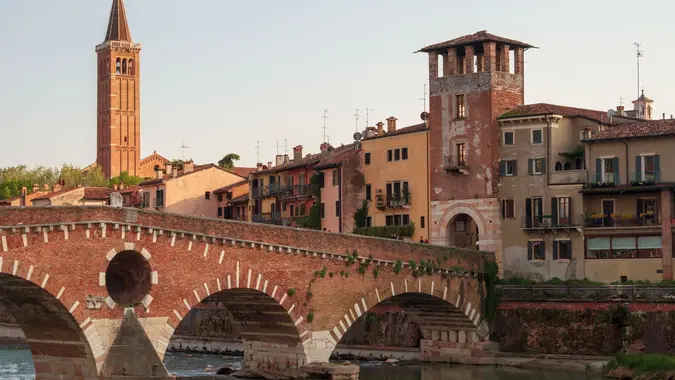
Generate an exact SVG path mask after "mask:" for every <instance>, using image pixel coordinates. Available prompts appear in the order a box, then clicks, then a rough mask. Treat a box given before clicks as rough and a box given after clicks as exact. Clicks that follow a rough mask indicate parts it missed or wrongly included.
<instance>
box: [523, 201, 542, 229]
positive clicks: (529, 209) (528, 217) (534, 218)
mask: <svg viewBox="0 0 675 380" xmlns="http://www.w3.org/2000/svg"><path fill="white" fill-rule="evenodd" d="M543 215H544V201H543V199H542V198H525V228H533V227H540V226H541V224H542V219H543V218H542V216H543Z"/></svg>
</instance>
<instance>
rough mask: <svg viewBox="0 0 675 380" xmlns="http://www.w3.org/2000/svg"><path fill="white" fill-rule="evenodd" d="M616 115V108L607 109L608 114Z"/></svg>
mask: <svg viewBox="0 0 675 380" xmlns="http://www.w3.org/2000/svg"><path fill="white" fill-rule="evenodd" d="M614 115H616V111H615V110H613V109H610V110H609V111H607V116H614Z"/></svg>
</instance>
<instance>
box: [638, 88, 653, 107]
mask: <svg viewBox="0 0 675 380" xmlns="http://www.w3.org/2000/svg"><path fill="white" fill-rule="evenodd" d="M639 102H644V103H651V102H653V100H651V99H649V98H648V97H646V96H645V90H644V89H643V90H642V94H641V95H640V97H639V98H637V99H636V100H633V104H635V103H639Z"/></svg>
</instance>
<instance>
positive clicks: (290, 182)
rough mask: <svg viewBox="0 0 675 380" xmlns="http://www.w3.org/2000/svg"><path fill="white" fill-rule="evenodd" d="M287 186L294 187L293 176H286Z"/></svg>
mask: <svg viewBox="0 0 675 380" xmlns="http://www.w3.org/2000/svg"><path fill="white" fill-rule="evenodd" d="M286 187H293V176H292V175H289V176H288V177H287V178H286Z"/></svg>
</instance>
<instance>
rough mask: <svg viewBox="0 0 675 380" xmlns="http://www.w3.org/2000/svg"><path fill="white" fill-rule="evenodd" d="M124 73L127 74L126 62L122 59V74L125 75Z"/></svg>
mask: <svg viewBox="0 0 675 380" xmlns="http://www.w3.org/2000/svg"><path fill="white" fill-rule="evenodd" d="M126 73H127V60H126V59H123V60H122V74H125V75H126Z"/></svg>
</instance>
